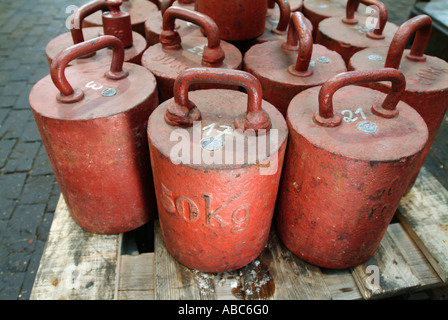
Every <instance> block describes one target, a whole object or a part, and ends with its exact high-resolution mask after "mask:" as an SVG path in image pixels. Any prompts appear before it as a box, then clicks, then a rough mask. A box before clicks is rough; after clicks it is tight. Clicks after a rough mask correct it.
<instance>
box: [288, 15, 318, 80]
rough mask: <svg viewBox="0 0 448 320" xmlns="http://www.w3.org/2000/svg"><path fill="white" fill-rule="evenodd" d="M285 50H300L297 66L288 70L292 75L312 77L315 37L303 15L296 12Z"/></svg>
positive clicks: (290, 25) (291, 21) (292, 19)
mask: <svg viewBox="0 0 448 320" xmlns="http://www.w3.org/2000/svg"><path fill="white" fill-rule="evenodd" d="M297 45H298V46H297ZM283 48H285V49H286V50H298V54H297V60H296V64H295V65H292V66H290V67H289V68H288V71H289V72H290V73H291V74H292V75H294V76H298V77H308V76H310V75H312V73H313V71H312V69H311V67H310V62H311V56H312V54H313V35H312V33H311V29H310V27H309V26H308V23H307V21H306V18H305V16H304V15H303V13H301V12H294V13H293V14H292V15H291V19H290V22H289V29H288V36H287V38H286V43H285V44H284V46H283Z"/></svg>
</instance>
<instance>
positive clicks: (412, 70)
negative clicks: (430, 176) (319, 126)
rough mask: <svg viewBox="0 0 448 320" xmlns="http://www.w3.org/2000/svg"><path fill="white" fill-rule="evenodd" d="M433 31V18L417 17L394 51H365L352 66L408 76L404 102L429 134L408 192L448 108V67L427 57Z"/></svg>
mask: <svg viewBox="0 0 448 320" xmlns="http://www.w3.org/2000/svg"><path fill="white" fill-rule="evenodd" d="M431 29H432V20H431V18H430V17H429V16H427V15H419V16H416V17H414V18H412V19H409V20H408V21H406V22H405V23H403V24H402V25H401V26H400V28H399V29H398V31H397V32H396V34H395V36H394V38H393V40H392V42H391V45H390V47H384V48H368V49H365V50H362V51H360V52H358V53H356V54H355V55H354V56H353V57H352V58H351V59H350V64H349V68H350V69H351V70H366V69H378V68H382V67H388V68H395V69H399V70H400V71H401V72H403V74H404V75H405V76H406V80H407V84H406V91H405V93H404V94H403V97H402V99H403V101H404V102H406V103H407V104H409V105H410V106H411V107H413V108H414V109H415V110H417V112H418V113H419V114H420V115H421V116H422V117H423V119H424V120H425V122H426V124H427V126H428V130H429V138H428V143H427V144H426V146H425V150H424V152H423V155H422V158H421V160H420V163H419V165H418V166H417V168H416V170H415V173H414V176H413V178H412V180H411V183H410V185H409V187H408V191H409V190H410V189H411V187H412V186H413V184H414V182H415V179H416V178H417V176H418V173H419V171H420V169H421V167H422V166H423V163H424V162H425V159H426V156H427V155H428V153H429V150H430V149H431V146H432V144H433V142H434V140H435V138H436V135H437V132H438V130H439V128H440V125H441V124H442V122H443V119H444V117H445V113H446V110H447V108H448V63H447V62H446V61H444V60H442V59H440V58H438V57H433V56H429V55H425V54H424V53H425V50H426V46H427V44H428V41H429V37H430V35H431ZM414 34H415V36H416V37H415V40H414V42H413V44H412V47H411V49H405V48H406V45H407V43H408V41H409V39H410V38H411V36H412V35H414ZM366 86H369V87H370V88H372V89H376V90H380V91H383V92H386V91H387V90H389V85H388V84H387V83H375V84H371V85H366Z"/></svg>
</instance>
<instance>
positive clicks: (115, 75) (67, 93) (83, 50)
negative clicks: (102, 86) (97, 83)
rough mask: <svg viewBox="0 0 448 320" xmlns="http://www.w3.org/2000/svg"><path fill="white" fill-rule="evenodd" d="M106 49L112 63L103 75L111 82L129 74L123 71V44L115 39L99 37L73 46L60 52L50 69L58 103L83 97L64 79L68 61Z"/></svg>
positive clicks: (81, 92) (70, 101) (69, 101)
mask: <svg viewBox="0 0 448 320" xmlns="http://www.w3.org/2000/svg"><path fill="white" fill-rule="evenodd" d="M106 47H111V48H112V62H111V65H110V70H109V71H108V72H106V73H105V76H106V77H107V78H109V79H112V80H119V79H123V78H126V77H127V76H128V74H129V73H128V72H127V71H126V70H123V63H124V47H123V43H122V42H121V41H120V39H118V38H117V37H114V36H101V37H97V38H93V39H91V40H88V41H85V42H82V43H78V44H75V45H73V46H71V47H68V48H66V49H64V50H63V51H61V52H60V53H59V54H58V55H57V56H56V57H55V58H54V60H53V62H52V64H51V67H50V75H51V79H52V80H53V83H54V85H55V86H56V88H58V90H59V94H58V95H57V97H56V98H57V100H58V101H59V102H62V103H74V102H78V101H80V100H82V99H83V97H84V93H83V91H82V90H81V89H73V87H72V86H71V85H70V83H69V82H68V80H67V78H66V77H65V68H66V67H67V65H68V64H69V63H70V61H72V60H74V59H76V58H78V57H80V56H83V55H86V54H89V53H91V52H96V51H98V50H100V49H103V48H106Z"/></svg>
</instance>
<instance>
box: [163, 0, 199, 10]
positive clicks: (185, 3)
mask: <svg viewBox="0 0 448 320" xmlns="http://www.w3.org/2000/svg"><path fill="white" fill-rule="evenodd" d="M195 5H196V1H195V0H178V1H174V0H165V1H162V4H161V6H160V10H161V11H165V10H166V9H168V8H169V7H171V6H176V7H182V8H184V9H189V10H193V11H194V10H195Z"/></svg>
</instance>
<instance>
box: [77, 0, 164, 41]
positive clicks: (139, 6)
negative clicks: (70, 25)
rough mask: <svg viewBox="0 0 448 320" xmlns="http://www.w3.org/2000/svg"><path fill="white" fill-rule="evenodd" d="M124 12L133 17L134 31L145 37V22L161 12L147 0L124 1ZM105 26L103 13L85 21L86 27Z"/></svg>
mask: <svg viewBox="0 0 448 320" xmlns="http://www.w3.org/2000/svg"><path fill="white" fill-rule="evenodd" d="M121 9H122V11H124V12H129V14H130V15H131V22H132V30H133V31H135V32H137V33H139V34H140V35H141V36H142V37H145V21H146V20H147V19H148V17H149V16H150V15H151V14H152V13H154V12H157V11H159V8H158V7H157V5H156V4H154V3H152V2H151V1H147V0H123V5H122V7H121ZM102 25H103V21H102V18H101V13H100V12H96V13H94V14H92V15H90V16H88V17H86V19H84V22H83V26H84V27H100V26H102Z"/></svg>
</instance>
